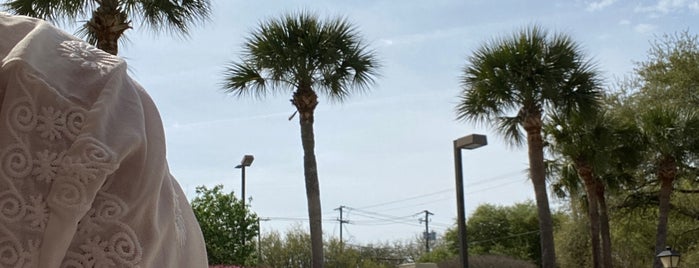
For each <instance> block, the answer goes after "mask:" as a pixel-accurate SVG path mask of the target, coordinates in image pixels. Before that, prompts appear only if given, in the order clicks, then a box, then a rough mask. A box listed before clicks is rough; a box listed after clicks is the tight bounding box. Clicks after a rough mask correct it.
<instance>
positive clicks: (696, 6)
mask: <svg viewBox="0 0 699 268" xmlns="http://www.w3.org/2000/svg"><path fill="white" fill-rule="evenodd" d="M689 9H691V10H693V11H694V12H697V11H699V2H692V3H691V4H689Z"/></svg>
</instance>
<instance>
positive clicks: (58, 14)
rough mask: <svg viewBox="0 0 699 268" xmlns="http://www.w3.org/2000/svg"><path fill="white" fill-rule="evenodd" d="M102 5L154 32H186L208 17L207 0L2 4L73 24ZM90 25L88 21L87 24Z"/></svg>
mask: <svg viewBox="0 0 699 268" xmlns="http://www.w3.org/2000/svg"><path fill="white" fill-rule="evenodd" d="M96 4H99V5H117V6H118V9H119V10H121V11H122V12H125V13H128V15H129V16H130V17H132V18H134V19H136V20H137V21H140V22H142V24H144V25H145V26H147V27H149V28H151V29H152V30H154V31H162V30H165V31H169V32H176V33H182V34H187V33H188V32H189V26H190V25H192V24H194V23H196V22H199V21H205V20H207V19H208V18H209V15H210V13H211V7H210V3H209V1H208V0H189V1H142V0H141V1H117V0H111V1H110V0H102V1H94V0H11V1H7V2H6V3H4V4H3V7H4V8H6V9H8V10H10V11H12V12H14V13H16V14H19V15H26V16H30V17H36V18H41V19H47V20H53V21H56V20H61V19H65V20H66V21H68V22H70V23H73V22H76V21H78V20H81V19H84V18H83V17H82V16H84V15H85V14H91V13H92V12H93V11H94V8H95V7H96V6H97V5H96ZM85 26H86V27H87V24H86V25H85Z"/></svg>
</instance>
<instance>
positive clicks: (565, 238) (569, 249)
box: [555, 199, 633, 268]
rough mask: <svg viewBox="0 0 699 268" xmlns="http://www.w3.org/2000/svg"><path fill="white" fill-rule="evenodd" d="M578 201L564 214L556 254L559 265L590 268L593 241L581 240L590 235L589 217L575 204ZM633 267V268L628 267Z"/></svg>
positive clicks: (572, 202) (557, 231)
mask: <svg viewBox="0 0 699 268" xmlns="http://www.w3.org/2000/svg"><path fill="white" fill-rule="evenodd" d="M575 203H578V201H577V200H576V199H572V200H571V204H570V205H569V206H570V207H571V209H570V210H571V211H569V212H568V213H564V214H563V216H562V217H561V218H562V221H561V226H560V228H558V229H557V230H556V234H555V235H556V252H558V264H559V265H560V267H566V268H589V267H593V266H594V264H593V263H594V262H593V259H592V253H593V251H590V249H591V247H592V244H591V243H592V241H591V240H590V239H580V238H581V237H585V236H589V235H590V227H589V224H590V223H589V217H585V213H584V212H580V211H579V209H578V208H577V207H578V206H577V205H576V204H575ZM626 267H633V266H626Z"/></svg>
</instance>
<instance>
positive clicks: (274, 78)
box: [224, 12, 378, 267]
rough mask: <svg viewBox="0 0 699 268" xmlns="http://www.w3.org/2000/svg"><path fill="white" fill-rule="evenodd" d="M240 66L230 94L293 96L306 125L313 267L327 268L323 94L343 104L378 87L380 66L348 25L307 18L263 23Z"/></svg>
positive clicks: (229, 77)
mask: <svg viewBox="0 0 699 268" xmlns="http://www.w3.org/2000/svg"><path fill="white" fill-rule="evenodd" d="M243 50H244V51H243V57H242V59H241V61H240V62H235V63H232V64H231V65H230V66H229V67H228V69H227V71H226V74H225V75H226V78H225V79H226V84H225V85H224V87H225V88H226V90H227V91H228V92H229V93H232V94H235V95H238V96H242V95H257V96H260V95H264V94H267V93H271V92H280V91H281V92H288V93H292V99H291V104H292V105H294V107H296V110H297V112H298V115H299V123H300V125H301V142H302V145H303V152H304V165H303V167H304V175H305V180H306V196H307V199H308V200H307V201H308V216H309V219H310V230H311V250H312V256H313V260H312V263H313V265H312V266H313V267H322V266H323V236H322V225H321V208H320V190H319V186H318V170H317V163H316V157H315V139H314V133H313V118H314V111H315V108H316V106H317V105H318V95H317V94H318V93H320V94H323V95H325V96H327V97H329V98H330V99H332V100H337V101H342V100H343V99H345V97H347V96H348V95H349V94H350V93H352V91H353V90H357V89H358V90H364V89H367V88H368V86H369V85H371V84H372V83H373V80H374V77H375V76H376V71H377V68H378V62H377V59H376V56H375V55H374V53H373V52H372V51H370V50H368V49H367V47H366V46H365V45H364V44H363V42H362V40H361V38H360V36H359V34H358V32H357V31H356V29H355V28H354V27H353V26H352V25H351V24H350V23H349V22H348V21H347V20H345V19H331V20H328V21H321V20H319V19H318V18H317V16H315V15H313V14H309V13H306V12H302V13H299V14H287V15H285V16H283V17H281V18H279V19H272V20H269V21H266V22H264V23H262V24H261V25H260V26H259V28H258V29H257V30H256V31H254V32H253V33H252V34H251V36H250V37H249V38H248V39H247V42H246V43H245V45H244V48H243Z"/></svg>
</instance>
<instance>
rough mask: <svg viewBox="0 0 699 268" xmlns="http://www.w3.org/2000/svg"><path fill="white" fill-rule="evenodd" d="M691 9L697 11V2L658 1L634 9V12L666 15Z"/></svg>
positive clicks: (698, 4)
mask: <svg viewBox="0 0 699 268" xmlns="http://www.w3.org/2000/svg"><path fill="white" fill-rule="evenodd" d="M684 9H691V10H693V11H699V2H697V1H687V0H658V1H657V2H656V3H655V4H652V5H641V6H638V7H636V9H635V11H636V12H639V13H651V14H654V15H657V14H668V13H670V12H676V11H681V10H684Z"/></svg>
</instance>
